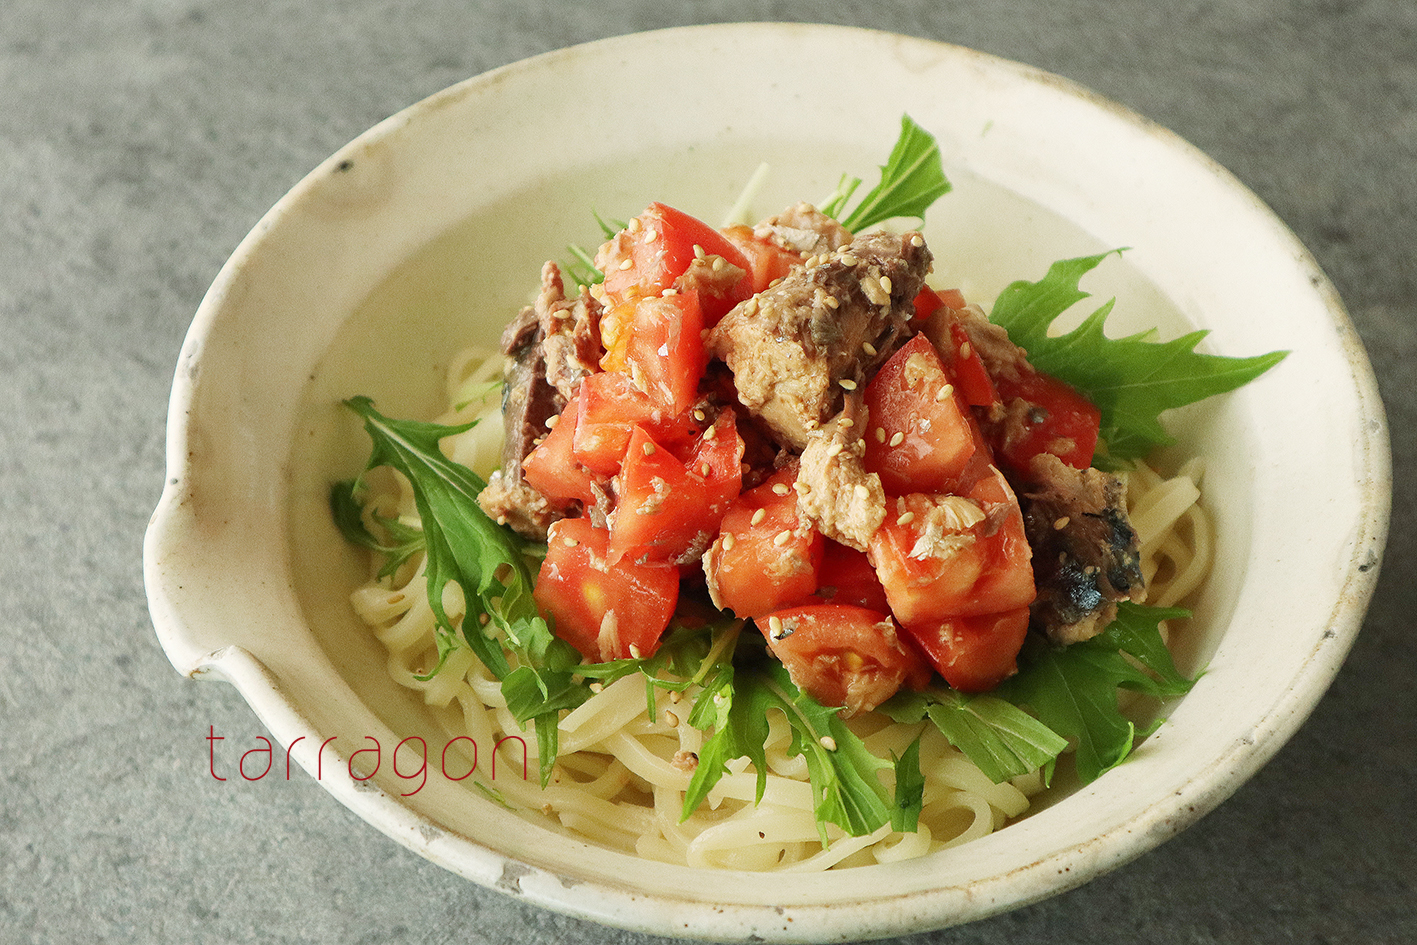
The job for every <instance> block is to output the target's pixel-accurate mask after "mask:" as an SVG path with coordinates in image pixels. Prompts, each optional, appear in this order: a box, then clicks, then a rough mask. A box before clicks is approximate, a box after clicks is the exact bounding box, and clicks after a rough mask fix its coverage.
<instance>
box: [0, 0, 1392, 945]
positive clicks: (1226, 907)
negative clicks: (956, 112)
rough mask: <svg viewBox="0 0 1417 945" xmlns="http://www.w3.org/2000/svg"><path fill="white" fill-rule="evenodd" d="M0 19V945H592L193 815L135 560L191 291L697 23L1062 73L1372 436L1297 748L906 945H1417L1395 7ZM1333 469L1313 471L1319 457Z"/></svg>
mask: <svg viewBox="0 0 1417 945" xmlns="http://www.w3.org/2000/svg"><path fill="white" fill-rule="evenodd" d="M860 6H862V7H863V8H864V9H861V10H858V11H857V12H849V11H848V9H847V7H846V6H845V5H844V4H841V5H827V4H813V3H806V2H747V0H741V2H727V0H716V2H703V3H698V2H695V3H689V2H685V3H679V4H671V3H666V2H663V0H599V2H598V3H596V4H590V3H584V4H577V5H574V6H571V5H566V6H563V5H561V4H558V3H552V2H547V0H530V2H522V3H518V4H515V5H513V4H494V3H487V2H477V0H418V2H406V3H394V2H381V0H343V2H329V0H314V2H307V0H260V2H237V0H232V2H219V0H108V2H95V0H0V418H2V419H0V516H2V517H0V560H3V561H4V565H3V567H4V570H3V575H4V577H3V579H0V942H6V943H8V942H31V941H36V942H97V941H104V942H193V943H197V942H200V943H216V942H282V943H284V942H378V943H403V942H451V941H458V942H467V943H482V942H512V941H516V942H528V943H543V942H617V943H640V942H647V941H650V939H648V938H646V937H644V936H638V935H632V934H627V933H622V932H617V931H614V930H609V929H602V928H599V927H597V926H593V925H589V924H586V923H583V922H580V921H577V920H574V919H569V918H565V917H562V916H557V915H553V914H551V913H548V912H544V911H541V910H538V909H535V908H531V907H528V906H524V905H522V904H521V903H518V902H516V901H513V900H511V899H509V898H506V897H504V896H502V895H500V894H494V893H491V892H487V891H485V890H482V889H479V888H475V887H472V886H470V885H468V884H467V883H465V882H463V881H461V880H459V879H457V878H455V877H454V876H453V875H451V874H449V873H445V872H443V871H442V870H440V869H439V868H437V867H435V866H433V865H431V864H429V863H427V862H425V861H423V860H421V859H419V858H418V857H416V856H414V855H413V854H411V853H408V852H406V851H405V850H403V849H402V848H401V847H398V846H396V845H395V844H394V843H392V842H391V841H389V840H386V839H385V838H384V837H383V836H382V835H380V834H378V833H376V832H375V831H374V830H373V829H372V828H369V827H367V826H366V825H365V824H364V823H363V822H361V821H359V820H357V819H356V818H355V817H354V816H353V815H351V814H350V813H348V812H347V811H346V810H345V809H344V808H343V807H341V806H340V805H339V804H338V803H336V802H335V801H334V800H333V799H331V798H330V797H329V796H328V795H326V794H325V793H324V792H323V791H322V790H321V789H320V788H319V787H318V786H317V785H316V784H315V783H314V782H313V781H312V780H311V779H309V778H307V777H304V776H297V777H296V779H295V780H293V781H291V782H290V783H286V782H284V781H279V782H271V781H260V782H254V783H241V782H238V783H235V784H233V783H231V782H230V781H228V782H226V783H218V782H216V781H214V780H213V779H212V778H211V776H210V775H209V774H208V771H207V753H206V752H207V744H206V742H205V741H204V737H205V736H206V734H207V732H208V727H209V726H212V727H215V729H216V730H217V732H218V733H219V734H222V735H225V736H226V737H228V738H229V739H230V741H229V742H228V743H227V744H229V745H238V746H239V745H243V744H245V745H254V744H255V736H256V735H258V734H261V732H262V729H261V728H260V726H259V725H258V723H257V722H256V721H255V719H254V717H253V715H252V714H251V712H250V711H249V710H248V709H247V708H246V706H245V704H244V703H243V702H242V701H241V699H240V698H239V696H238V695H237V694H236V692H235V691H234V690H232V689H230V688H229V687H226V686H224V685H220V684H217V685H212V684H202V683H197V682H191V681H188V680H184V679H182V678H181V677H179V676H178V675H177V674H175V673H174V672H173V671H172V669H171V666H170V665H169V664H168V662H167V661H166V659H165V657H164V656H163V654H162V653H161V651H160V650H159V648H158V646H157V643H156V641H155V638H154V636H153V633H152V629H151V624H150V622H149V619H148V614H147V609H146V603H145V598H144V594H143V587H142V581H141V572H140V544H141V539H142V533H143V530H144V527H145V526H146V524H147V519H148V515H149V513H150V512H151V509H152V507H153V505H154V504H155V503H156V501H157V498H158V495H159V492H160V490H161V484H162V479H163V453H162V450H163V428H164V415H165V408H166V401H167V394H168V386H169V383H170V380H171V375H172V370H173V367H174V364H175V361H176V356H177V351H178V348H179V346H180V344H181V340H182V337H183V335H184V333H185V331H186V329H187V325H188V322H189V320H190V318H191V315H192V313H193V311H194V310H195V309H196V307H197V304H198V302H199V301H200V299H201V297H202V294H203V292H204V291H205V288H206V286H207V285H208V284H209V283H210V281H211V280H212V278H213V277H214V276H215V274H216V272H217V270H218V268H219V267H220V265H221V263H222V262H223V260H224V259H225V258H226V257H227V255H229V254H230V252H231V251H232V249H233V248H234V247H235V246H236V244H237V242H238V241H239V240H240V239H241V237H242V236H243V235H244V234H245V232H246V231H247V230H248V229H249V228H250V227H251V226H252V225H253V224H254V223H255V222H256V220H257V219H258V218H259V217H260V216H261V214H262V213H263V212H264V211H265V210H266V209H267V208H268V207H269V206H270V205H271V204H272V203H274V202H275V201H276V200H277V199H278V198H279V197H280V196H281V195H282V194H283V193H284V192H285V191H286V190H287V189H288V188H289V187H291V186H292V185H293V184H294V183H296V182H297V181H298V180H299V179H300V178H301V177H302V176H304V175H305V173H306V172H307V171H309V170H310V169H311V168H313V167H314V166H315V165H316V164H317V163H318V162H319V161H320V160H321V159H323V158H324V157H326V156H327V155H328V154H330V153H332V152H333V151H334V150H336V149H337V148H338V147H339V146H340V145H342V144H344V143H345V142H346V141H348V140H349V139H350V138H352V137H354V136H355V135H357V134H358V133H359V132H361V131H363V130H364V129H365V128H367V127H369V126H370V125H372V124H374V123H375V122H377V121H378V120H380V119H382V118H384V117H386V116H387V115H389V114H391V113H393V112H395V111H397V110H399V109H401V108H403V107H404V106H406V105H409V104H411V103H413V102H415V101H417V100H418V99H421V98H423V97H424V96H426V95H428V94H430V93H432V92H435V91H437V90H438V89H440V88H443V87H444V86H447V85H449V84H452V83H453V82H456V81H458V80H460V79H463V78H465V77H467V76H469V75H472V74H475V73H478V72H481V71H483V70H486V69H488V68H491V67H494V66H498V65H502V64H503V63H506V62H509V61H512V60H514V59H519V58H522V57H525V56H528V55H532V54H535V53H540V52H543V51H546V50H549V49H553V48H557V47H561V46H566V45H570V44H574V43H578V42H582V41H586V40H591V39H597V38H601V37H605V36H610V35H615V34H620V33H626V32H631V31H635V30H639V29H648V28H655V27H661V26H671V25H679V24H686V23H698V22H719V21H730V20H794V21H799V20H800V21H807V20H815V21H829V22H836V23H845V24H853V25H863V26H871V27H876V28H882V29H889V30H894V31H898V32H904V33H910V34H915V35H919V36H926V37H932V38H936V39H943V40H949V41H952V42H957V43H961V44H964V45H968V46H972V47H975V48H978V49H981V50H984V51H987V52H990V53H994V54H997V55H1000V56H1004V57H1007V58H1010V59H1016V60H1020V61H1022V62H1026V63H1029V64H1032V65H1035V66H1039V67H1042V68H1044V69H1048V70H1051V71H1054V72H1058V73H1061V74H1062V75H1064V76H1067V77H1068V78H1071V79H1073V80H1076V81H1078V82H1080V83H1082V84H1084V85H1087V86H1090V87H1092V88H1094V89H1096V90H1097V91H1099V92H1101V93H1103V94H1104V95H1107V96H1109V97H1112V98H1114V99H1117V100H1119V101H1121V102H1123V103H1124V104H1126V105H1129V106H1131V107H1132V108H1134V109H1136V110H1138V111H1139V112H1141V113H1142V114H1144V115H1146V116H1148V117H1149V118H1152V119H1154V120H1156V121H1157V122H1159V123H1161V124H1163V125H1166V126H1167V127H1169V128H1171V129H1172V130H1174V131H1176V132H1178V133H1179V134H1181V135H1182V136H1183V137H1185V138H1187V139H1189V140H1190V141H1192V142H1193V143H1195V144H1196V145H1198V146H1199V147H1200V148H1202V149H1203V150H1205V151H1207V152H1208V153H1209V154H1211V155H1212V156H1213V157H1214V158H1216V159H1217V160H1218V161H1220V162H1221V163H1222V164H1224V165H1226V166H1227V167H1229V168H1230V169H1231V170H1232V171H1234V172H1235V173H1236V174H1237V175H1238V176H1239V177H1240V179H1241V180H1243V181H1244V182H1245V183H1246V184H1248V185H1249V186H1250V187H1251V188H1253V189H1254V190H1255V191H1256V192H1257V193H1258V194H1259V195H1260V197H1261V198H1263V199H1264V200H1265V201H1267V202H1268V203H1269V204H1270V205H1271V206H1272V207H1273V208H1274V209H1275V210H1276V211H1277V212H1278V214H1279V216H1280V217H1282V218H1283V219H1284V220H1285V221H1286V222H1287V223H1289V224H1290V225H1291V226H1292V227H1293V228H1294V229H1295V231H1296V232H1297V233H1298V235H1299V237H1300V239H1302V240H1303V241H1304V242H1305V243H1306V244H1307V245H1308V246H1309V247H1310V249H1311V250H1312V251H1313V252H1314V253H1315V255H1316V256H1317V257H1318V260H1319V262H1320V264H1321V265H1322V266H1323V267H1324V268H1325V270H1326V271H1327V272H1328V273H1329V274H1330V275H1331V277H1332V278H1333V280H1334V282H1335V283H1336V284H1337V287H1338V289H1339V291H1340V293H1341V294H1342V296H1343V298H1344V299H1345V301H1346V303H1347V305H1348V306H1349V309H1350V311H1351V313H1352V316H1353V319H1354V321H1355V322H1356V324H1357V327H1358V330H1359V332H1360V333H1361V334H1362V336H1363V338H1364V340H1365V342H1366V343H1367V345H1368V347H1369V350H1370V352H1371V354H1372V359H1373V362H1374V366H1375V368H1376V370H1377V373H1378V377H1379V381H1380V384H1381V387H1382V392H1383V395H1384V398H1385V400H1386V403H1387V408H1388V411H1389V417H1390V421H1391V424H1392V429H1393V440H1394V442H1393V448H1394V454H1395V465H1396V482H1397V485H1396V494H1395V497H1394V520H1393V528H1392V538H1391V542H1390V545H1389V549H1388V556H1387V560H1386V564H1385V567H1384V572H1383V576H1382V581H1381V584H1380V586H1379V590H1378V594H1377V598H1376V600H1375V602H1374V606H1373V609H1372V611H1371V615H1370V617H1369V619H1368V621H1367V624H1366V626H1365V628H1364V631H1363V634H1362V635H1361V637H1360V638H1359V640H1358V643H1357V646H1356V648H1355V650H1354V652H1353V654H1352V657H1351V658H1350V659H1349V661H1348V663H1347V665H1346V666H1345V668H1344V670H1343V671H1342V672H1341V674H1340V675H1339V678H1338V680H1337V682H1336V684H1335V685H1334V687H1333V689H1332V690H1331V692H1330V693H1329V694H1328V696H1327V697H1326V698H1325V699H1324V700H1323V702H1322V703H1321V704H1320V705H1319V707H1318V709H1317V711H1316V712H1315V713H1314V715H1313V717H1312V718H1311V720H1310V721H1309V722H1308V724H1307V725H1306V726H1305V727H1304V728H1303V729H1302V730H1301V731H1300V732H1299V734H1298V735H1297V736H1296V737H1295V738H1294V739H1293V741H1292V742H1291V743H1290V744H1289V745H1288V746H1287V747H1286V748H1285V749H1283V750H1282V751H1281V752H1280V753H1279V755H1278V756H1277V757H1276V758H1275V759H1274V760H1273V761H1272V762H1271V763H1270V764H1269V765H1268V766H1267V767H1266V768H1265V769H1264V770H1263V771H1262V772H1261V773H1260V774H1259V775H1258V776H1257V777H1256V778H1255V779H1254V780H1253V781H1251V782H1250V783H1249V784H1248V785H1246V786H1245V787H1243V788H1242V789H1241V790H1240V791H1239V793H1238V794H1237V795H1236V796H1235V797H1234V798H1233V799H1232V800H1230V801H1229V802H1227V803H1226V804H1224V805H1222V806H1221V807H1220V808H1219V809H1218V810H1217V811H1216V812H1214V813H1213V814H1211V815H1210V816H1208V817H1207V818H1205V819H1204V820H1203V821H1202V822H1201V823H1199V824H1198V825H1197V826H1195V827H1193V828H1191V829H1190V830H1189V831H1187V832H1186V833H1184V834H1182V835H1181V836H1180V837H1178V838H1176V839H1175V840H1172V841H1170V842H1169V843H1167V844H1165V845H1164V846H1163V847H1161V848H1160V849H1158V850H1156V851H1155V852H1152V853H1150V854H1148V855H1146V856H1143V857H1142V858H1141V859H1139V860H1137V861H1136V862H1134V863H1132V864H1130V865H1128V866H1126V867H1124V868H1123V869H1121V870H1119V871H1117V872H1115V873H1113V874H1111V875H1109V876H1106V877H1104V878H1102V879H1099V880H1097V881H1095V882H1093V883H1091V884H1089V885H1088V886H1086V887H1084V888H1082V889H1079V890H1077V891H1074V892H1071V893H1068V894H1066V895H1063V896H1060V897H1057V898H1055V899H1052V900H1050V901H1047V902H1044V903H1042V904H1039V905H1036V906H1033V907H1030V908H1026V909H1023V910H1020V911H1017V912H1014V913H1011V914H1008V915H1005V916H1002V917H999V918H995V919H992V920H989V921H985V922H981V923H977V924H975V925H972V926H969V927H965V928H961V929H954V930H948V931H942V932H938V933H933V934H927V935H922V936H918V937H914V938H911V939H909V940H908V941H910V942H916V943H925V942H931V943H956V942H980V943H995V942H1005V941H1019V942H1025V941H1030V942H1032V941H1037V942H1043V941H1047V942H1052V943H1059V945H1064V943H1083V942H1086V943H1090V945H1096V943H1114V942H1117V943H1120V942H1128V943H1131V942H1142V941H1145V942H1155V943H1211V942H1225V943H1231V942H1235V943H1240V942H1244V943H1280V942H1285V943H1289V942H1299V943H1314V945H1317V943H1388V942H1392V943H1397V942H1408V941H1413V940H1414V939H1417V893H1414V888H1413V876H1414V874H1417V852H1414V849H1417V826H1414V825H1417V789H1414V787H1413V777H1412V774H1413V768H1414V755H1417V734H1415V733H1414V729H1417V724H1415V723H1417V713H1414V698H1413V691H1414V688H1417V679H1414V675H1417V674H1414V669H1417V657H1414V655H1413V652H1414V640H1413V632H1412V617H1413V614H1414V613H1417V594H1414V591H1413V588H1412V562H1413V552H1414V541H1413V536H1412V533H1413V526H1414V524H1417V514H1414V500H1417V491H1414V486H1413V482H1412V477H1411V475H1410V474H1411V472H1412V470H1413V465H1414V459H1415V458H1414V449H1413V442H1414V441H1413V437H1412V434H1411V430H1412V421H1413V418H1414V417H1413V415H1414V411H1415V410H1417V372H1415V371H1414V367H1413V361H1414V356H1417V350H1414V349H1417V328H1414V322H1417V264H1414V249H1417V196H1415V195H1414V191H1415V190H1417V4H1414V3H1413V2H1412V0H1371V2H1357V0H1355V2H1346V0H1171V2H1165V3H1162V2H1154V0H1106V2H1092V0H1047V2H1029V0H912V2H896V3H889V2H880V3H875V4H862V5H860ZM1324 448H1328V447H1326V445H1325V444H1318V443H1316V444H1315V449H1324Z"/></svg>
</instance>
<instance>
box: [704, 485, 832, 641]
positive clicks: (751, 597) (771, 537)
mask: <svg viewBox="0 0 1417 945" xmlns="http://www.w3.org/2000/svg"><path fill="white" fill-rule="evenodd" d="M796 480H797V470H796V469H795V468H787V469H782V470H779V471H778V472H777V473H775V474H774V475H773V476H771V477H770V478H769V479H767V480H766V481H765V482H763V484H762V485H760V486H757V487H756V488H753V489H749V490H748V491H746V492H744V493H743V494H742V495H740V496H739V497H738V498H737V499H735V500H734V501H733V503H732V504H731V505H730V506H729V507H728V511H727V512H725V513H724V515H723V520H722V522H721V523H720V525H719V536H718V538H717V540H715V541H714V543H713V546H712V547H711V548H710V549H709V550H708V552H707V553H706V554H705V555H704V574H705V576H706V577H707V579H708V588H709V594H710V596H712V598H713V602H714V604H715V605H717V606H718V607H719V608H721V609H724V610H731V611H733V613H735V614H737V615H738V616H740V617H750V618H756V617H760V616H762V615H763V614H766V613H769V612H771V611H774V610H778V609H780V608H782V607H786V606H788V605H790V604H796V603H800V602H802V601H805V600H806V599H808V598H809V597H811V595H812V593H813V592H814V591H816V589H817V583H818V582H817V568H818V566H819V564H820V563H821V559H822V542H823V540H824V539H823V538H822V535H821V533H820V532H818V531H817V530H816V529H814V528H811V527H810V526H807V525H805V524H804V523H803V522H802V521H801V520H800V519H799V518H798V517H797V493H796V492H795V491H794V490H793V489H792V484H793V483H794V482H795V481H796Z"/></svg>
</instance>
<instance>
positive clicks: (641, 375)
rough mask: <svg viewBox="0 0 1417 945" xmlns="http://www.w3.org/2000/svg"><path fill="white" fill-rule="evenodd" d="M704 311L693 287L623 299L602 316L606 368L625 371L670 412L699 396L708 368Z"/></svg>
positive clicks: (602, 362) (680, 409)
mask: <svg viewBox="0 0 1417 945" xmlns="http://www.w3.org/2000/svg"><path fill="white" fill-rule="evenodd" d="M703 331H704V314H703V309H702V307H701V306H700V304H699V296H698V295H697V294H696V293H693V292H684V293H679V294H676V295H665V296H655V297H651V298H646V299H640V300H638V301H635V302H622V303H620V304H619V305H617V306H615V308H614V309H612V310H611V312H610V313H608V315H607V316H606V317H605V318H603V319H602V320H601V335H602V340H603V341H604V342H605V346H606V352H605V356H604V357H603V358H601V359H600V366H601V368H602V369H603V370H606V371H619V372H621V373H623V374H627V375H629V377H630V379H631V381H633V382H634V385H635V387H636V389H638V390H640V391H642V392H643V393H645V394H646V395H648V396H649V398H650V399H651V400H652V401H654V402H655V403H657V404H659V405H661V406H663V407H664V409H665V410H667V411H669V412H670V413H672V414H677V413H683V412H684V411H686V410H688V409H689V408H690V407H691V406H693V404H694V401H695V400H696V399H697V397H698V390H699V379H700V378H701V377H702V376H703V374H704V369H705V368H706V367H708V352H707V351H706V349H705V348H704V339H703Z"/></svg>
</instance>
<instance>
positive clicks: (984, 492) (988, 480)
mask: <svg viewBox="0 0 1417 945" xmlns="http://www.w3.org/2000/svg"><path fill="white" fill-rule="evenodd" d="M888 506H889V508H888V511H887V514H886V520H885V523H884V524H883V525H882V526H881V527H880V528H879V529H878V530H877V531H876V534H875V535H874V536H873V537H872V539H871V545H870V548H869V549H868V554H869V556H870V559H871V563H872V564H874V565H875V567H876V574H877V575H878V576H879V577H880V579H881V584H882V586H883V587H884V588H885V592H886V599H887V600H889V601H890V605H891V611H892V613H894V614H895V617H896V619H897V620H899V621H900V622H901V623H902V624H904V625H905V626H907V627H912V628H913V627H917V626H928V625H930V624H933V623H938V622H939V621H941V620H943V619H945V618H946V617H958V616H964V615H973V614H987V613H998V612H1002V611H1005V610H1013V609H1016V608H1019V607H1026V606H1027V605H1028V604H1030V603H1032V602H1033V598H1034V596H1035V593H1036V592H1035V588H1034V584H1033V565H1032V557H1033V553H1032V551H1031V549H1030V548H1029V545H1028V539H1027V538H1026V537H1025V536H1024V532H1023V515H1022V513H1021V512H1020V511H1019V506H1018V500H1017V499H1016V498H1015V497H1014V494H1013V491H1012V490H1011V489H1010V488H1009V486H1008V483H1007V482H1005V481H1004V477H1003V475H1002V474H1001V473H999V472H998V471H997V470H995V471H994V472H993V474H992V475H989V476H985V477H984V478H983V479H981V480H980V481H979V482H978V483H976V484H975V486H974V487H973V488H972V489H971V490H970V491H969V493H968V494H967V495H964V496H954V495H943V496H942V495H925V494H922V493H912V494H910V495H906V496H901V497H899V498H897V499H895V500H893V501H891V502H888Z"/></svg>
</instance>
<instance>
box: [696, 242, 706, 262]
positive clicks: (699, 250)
mask: <svg viewBox="0 0 1417 945" xmlns="http://www.w3.org/2000/svg"><path fill="white" fill-rule="evenodd" d="M706 255H708V254H707V253H705V252H704V248H703V247H702V246H700V245H699V244H698V243H695V244H694V258H695V259H703V258H704V256H706Z"/></svg>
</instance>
